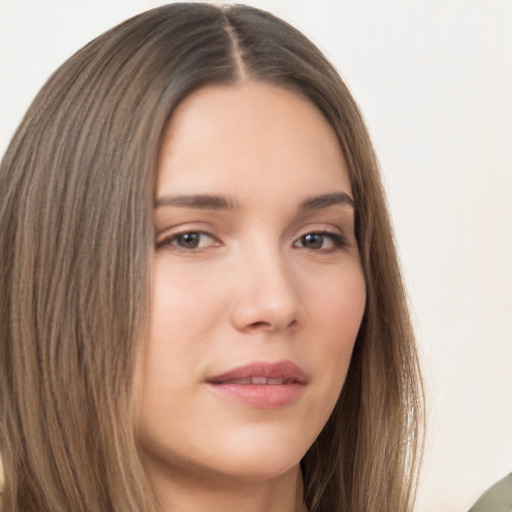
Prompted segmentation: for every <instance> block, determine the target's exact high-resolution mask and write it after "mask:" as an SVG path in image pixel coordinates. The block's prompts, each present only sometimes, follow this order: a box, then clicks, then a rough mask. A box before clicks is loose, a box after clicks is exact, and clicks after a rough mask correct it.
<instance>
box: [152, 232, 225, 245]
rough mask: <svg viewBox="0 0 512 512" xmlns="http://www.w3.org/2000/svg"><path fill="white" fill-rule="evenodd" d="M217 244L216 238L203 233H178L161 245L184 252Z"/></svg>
mask: <svg viewBox="0 0 512 512" xmlns="http://www.w3.org/2000/svg"><path fill="white" fill-rule="evenodd" d="M214 244H215V240H214V238H213V237H212V236H211V235H209V234H208V233H204V232H202V231H187V232H186V233H178V234H176V235H173V236H171V237H169V238H167V239H166V240H164V241H163V242H162V243H161V245H167V246H173V247H177V248H179V249H184V250H194V249H204V248H206V247H211V246H212V245H214Z"/></svg>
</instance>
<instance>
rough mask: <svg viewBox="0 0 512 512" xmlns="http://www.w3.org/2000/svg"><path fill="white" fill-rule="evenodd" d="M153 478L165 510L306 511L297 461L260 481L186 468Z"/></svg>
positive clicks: (179, 511)
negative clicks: (287, 468)
mask: <svg viewBox="0 0 512 512" xmlns="http://www.w3.org/2000/svg"><path fill="white" fill-rule="evenodd" d="M150 478H151V480H152V483H153V487H154V489H155V491H156V494H157V498H158V501H159V503H160V506H161V510H162V512H192V511H193V512H203V511H204V512H240V510H243V511H244V512H307V508H306V506H305V505H304V502H303V484H302V475H301V472H300V467H299V466H298V465H297V466H296V467H294V468H292V469H291V470H290V471H288V472H287V473H285V474H284V475H280V476H279V477H277V478H273V479H266V480H261V481H259V480H250V481H249V480H236V479H234V478H233V477H226V476H220V477H219V476H218V475H210V474H208V475H206V474H202V475H199V474H195V475H191V474H187V472H186V471H180V474H179V475H176V474H174V475H168V477H167V476H166V477H164V476H163V475H162V474H161V473H160V474H159V475H150Z"/></svg>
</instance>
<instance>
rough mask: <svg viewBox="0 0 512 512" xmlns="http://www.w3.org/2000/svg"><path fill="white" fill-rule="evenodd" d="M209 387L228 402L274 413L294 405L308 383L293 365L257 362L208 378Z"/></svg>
mask: <svg viewBox="0 0 512 512" xmlns="http://www.w3.org/2000/svg"><path fill="white" fill-rule="evenodd" d="M206 382H207V384H208V385H209V387H210V388H211V389H212V390H213V391H215V392H216V393H217V394H220V395H221V396H222V397H224V398H227V399H228V400H232V401H235V402H237V403H241V404H243V405H247V406H249V407H253V408H260V409H275V408H281V407H286V406H287V405H291V404H292V403H294V402H295V401H296V400H297V399H298V398H299V397H300V395H301V394H302V392H303V390H304V388H305V387H306V385H307V383H308V378H307V375H306V372H305V371H304V370H302V368H300V367H299V366H297V365H296V364H295V363H292V362H291V361H278V362H275V363H268V362H254V363H250V364H248V365H245V366H240V367H238V368H235V369H233V370H230V371H228V372H225V373H222V374H219V375H215V376H213V377H209V378H208V379H207V380H206Z"/></svg>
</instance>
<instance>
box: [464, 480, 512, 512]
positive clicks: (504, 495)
mask: <svg viewBox="0 0 512 512" xmlns="http://www.w3.org/2000/svg"><path fill="white" fill-rule="evenodd" d="M469 512H512V473H510V475H507V476H506V477H505V478H504V479H503V480H500V481H499V482H498V483H497V484H494V485H493V486H492V487H491V488H490V489H489V490H487V491H486V492H485V493H484V494H482V496H481V497H480V499H479V500H478V501H477V502H476V503H475V504H474V505H473V506H472V507H471V509H470V510H469Z"/></svg>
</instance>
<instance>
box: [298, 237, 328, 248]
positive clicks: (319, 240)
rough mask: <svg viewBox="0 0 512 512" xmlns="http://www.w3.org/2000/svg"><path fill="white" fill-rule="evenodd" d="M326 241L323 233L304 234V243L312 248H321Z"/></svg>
mask: <svg viewBox="0 0 512 512" xmlns="http://www.w3.org/2000/svg"><path fill="white" fill-rule="evenodd" d="M323 242H324V238H323V236H322V235H317V234H314V233H313V234H309V235H305V236H304V242H303V243H304V245H305V246H306V247H309V248H310V249H320V248H321V247H322V244H323Z"/></svg>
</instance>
